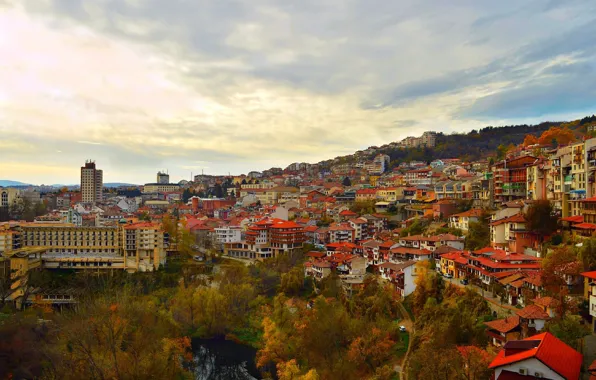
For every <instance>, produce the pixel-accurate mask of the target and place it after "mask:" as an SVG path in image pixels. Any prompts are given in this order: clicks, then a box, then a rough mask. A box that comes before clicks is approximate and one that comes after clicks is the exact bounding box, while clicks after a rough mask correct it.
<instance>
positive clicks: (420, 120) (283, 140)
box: [0, 0, 596, 184]
mask: <svg viewBox="0 0 596 380" xmlns="http://www.w3.org/2000/svg"><path fill="white" fill-rule="evenodd" d="M0 57H1V58H0V179H12V180H20V181H23V182H29V183H36V184H40V183H46V184H48V183H69V184H70V183H77V182H78V180H79V167H80V166H81V164H83V163H84V161H85V159H88V158H90V159H94V160H96V162H97V164H98V166H99V167H100V168H102V169H104V181H106V182H115V181H122V182H132V183H145V182H150V181H153V180H154V179H155V172H156V171H157V170H159V169H167V170H169V172H170V174H171V175H172V179H173V180H176V181H177V180H180V179H182V178H189V177H190V173H191V172H193V173H195V174H196V173H199V172H200V171H201V170H204V171H205V173H211V174H213V173H227V172H231V173H233V174H238V173H242V172H247V171H249V170H262V169H266V168H269V167H271V166H286V165H287V164H289V163H291V162H294V161H307V162H315V161H318V160H322V159H327V158H332V157H335V156H337V155H342V154H348V153H352V152H354V151H355V150H357V149H361V148H366V147H367V146H370V145H378V144H383V143H387V142H390V141H396V140H399V139H401V138H404V137H406V136H408V135H419V134H421V133H422V132H423V131H425V130H435V131H443V132H445V133H451V132H453V131H464V130H471V129H474V128H481V127H483V126H486V125H503V124H511V123H519V122H528V123H534V122H539V121H542V120H564V119H569V118H574V117H581V116H585V115H586V114H592V113H595V112H596V75H595V71H594V70H595V64H596V1H593V0H565V1H559V0H525V1H519V0H501V1H494V0H454V1H444V0H399V1H389V0H297V1H294V0H167V1H166V0H89V1H76V0H0Z"/></svg>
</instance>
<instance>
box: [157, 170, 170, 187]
mask: <svg viewBox="0 0 596 380" xmlns="http://www.w3.org/2000/svg"><path fill="white" fill-rule="evenodd" d="M157 183H159V184H161V185H167V184H168V183H170V175H169V174H167V173H162V172H157Z"/></svg>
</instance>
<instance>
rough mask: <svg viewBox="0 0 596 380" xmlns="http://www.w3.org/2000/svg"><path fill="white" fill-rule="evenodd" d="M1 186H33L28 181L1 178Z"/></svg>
mask: <svg viewBox="0 0 596 380" xmlns="http://www.w3.org/2000/svg"><path fill="white" fill-rule="evenodd" d="M0 186H1V187H14V186H31V185H30V184H28V183H24V182H19V181H12V180H10V179H0Z"/></svg>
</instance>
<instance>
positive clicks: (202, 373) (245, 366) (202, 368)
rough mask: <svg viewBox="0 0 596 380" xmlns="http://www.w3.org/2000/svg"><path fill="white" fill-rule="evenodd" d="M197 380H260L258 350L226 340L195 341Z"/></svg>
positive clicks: (193, 343) (194, 365) (194, 358)
mask: <svg viewBox="0 0 596 380" xmlns="http://www.w3.org/2000/svg"><path fill="white" fill-rule="evenodd" d="M192 350H193V362H194V363H193V369H194V374H195V379H196V380H259V379H261V376H260V374H259V371H258V370H257V367H256V365H255V356H256V354H257V350H256V349H254V348H253V347H250V346H246V345H243V344H238V343H235V342H232V341H229V340H224V339H193V340H192Z"/></svg>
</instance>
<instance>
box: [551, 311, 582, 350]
mask: <svg viewBox="0 0 596 380" xmlns="http://www.w3.org/2000/svg"><path fill="white" fill-rule="evenodd" d="M546 330H547V331H549V332H550V333H551V334H553V335H554V336H556V337H557V338H559V339H561V340H562V341H563V342H565V343H566V344H567V345H569V346H570V347H572V348H573V349H575V350H580V349H581V339H582V338H583V337H584V336H586V335H589V334H590V329H589V328H588V326H586V325H585V324H582V323H581V317H580V316H579V315H569V314H567V315H565V316H564V317H563V318H561V319H553V320H550V321H548V322H547V323H546Z"/></svg>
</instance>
